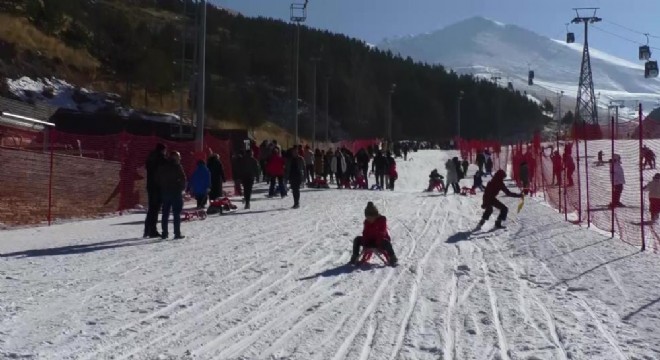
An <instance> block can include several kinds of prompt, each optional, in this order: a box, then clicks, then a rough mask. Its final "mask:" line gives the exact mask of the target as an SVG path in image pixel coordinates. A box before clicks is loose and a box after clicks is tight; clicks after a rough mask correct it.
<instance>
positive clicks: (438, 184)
mask: <svg viewBox="0 0 660 360" xmlns="http://www.w3.org/2000/svg"><path fill="white" fill-rule="evenodd" d="M435 190H438V192H441V193H444V192H445V187H444V185H442V182H440V181H438V182H436V183H435V184H433V187H431V191H429V189H426V190H424V191H426V192H433V191H435Z"/></svg>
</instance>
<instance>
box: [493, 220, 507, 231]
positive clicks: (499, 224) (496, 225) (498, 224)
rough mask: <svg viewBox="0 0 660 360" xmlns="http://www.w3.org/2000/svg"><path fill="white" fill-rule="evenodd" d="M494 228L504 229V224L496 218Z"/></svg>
mask: <svg viewBox="0 0 660 360" xmlns="http://www.w3.org/2000/svg"><path fill="white" fill-rule="evenodd" d="M495 228H496V229H504V228H506V226H504V225H502V220H497V221H495Z"/></svg>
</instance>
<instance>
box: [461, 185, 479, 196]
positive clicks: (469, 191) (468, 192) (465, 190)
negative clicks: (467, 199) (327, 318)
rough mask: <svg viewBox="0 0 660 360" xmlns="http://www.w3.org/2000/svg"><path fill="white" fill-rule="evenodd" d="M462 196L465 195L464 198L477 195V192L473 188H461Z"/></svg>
mask: <svg viewBox="0 0 660 360" xmlns="http://www.w3.org/2000/svg"><path fill="white" fill-rule="evenodd" d="M461 195H463V196H468V195H477V190H476V189H473V188H469V187H467V186H463V187H462V188H461Z"/></svg>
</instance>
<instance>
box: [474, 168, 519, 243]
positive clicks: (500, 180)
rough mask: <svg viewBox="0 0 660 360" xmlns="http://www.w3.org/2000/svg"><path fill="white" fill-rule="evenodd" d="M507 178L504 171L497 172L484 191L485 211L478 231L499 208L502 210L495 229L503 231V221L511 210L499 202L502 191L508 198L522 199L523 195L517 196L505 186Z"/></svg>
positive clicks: (482, 206) (483, 205)
mask: <svg viewBox="0 0 660 360" xmlns="http://www.w3.org/2000/svg"><path fill="white" fill-rule="evenodd" d="M505 177H506V173H505V172H504V170H501V169H500V170H497V172H496V173H495V175H494V176H493V178H492V179H491V180H490V182H489V183H488V185H486V190H485V191H484V197H483V204H482V205H481V208H482V209H484V210H485V211H484V215H483V216H482V217H481V221H479V224H478V225H477V228H476V230H479V229H481V227H482V226H483V225H484V224H485V223H486V221H487V220H488V219H489V218H490V216H491V215H492V214H493V208H497V209H499V210H500V214H499V216H498V217H497V220H496V221H495V228H497V229H503V228H504V225H502V221H504V220H506V216H507V214H508V213H509V208H507V207H506V205H504V204H502V203H501V202H500V201H499V200H497V195H498V194H499V193H500V191H503V192H504V193H505V194H506V195H507V196H511V197H517V198H520V197H522V195H521V194H516V193H513V192H511V191H510V190H509V189H508V188H507V187H506V185H504V178H505Z"/></svg>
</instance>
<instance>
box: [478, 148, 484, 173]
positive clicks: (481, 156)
mask: <svg viewBox="0 0 660 360" xmlns="http://www.w3.org/2000/svg"><path fill="white" fill-rule="evenodd" d="M476 162H477V166H478V167H479V172H480V173H483V172H484V165H485V164H486V156H485V155H484V153H483V151H482V150H479V152H478V153H477V158H476Z"/></svg>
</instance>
